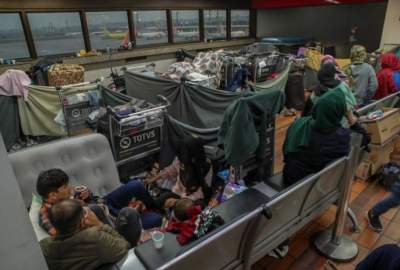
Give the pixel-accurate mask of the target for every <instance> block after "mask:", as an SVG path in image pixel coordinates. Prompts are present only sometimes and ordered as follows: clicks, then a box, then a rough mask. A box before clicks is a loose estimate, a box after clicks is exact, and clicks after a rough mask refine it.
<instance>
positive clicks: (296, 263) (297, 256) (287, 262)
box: [252, 181, 400, 270]
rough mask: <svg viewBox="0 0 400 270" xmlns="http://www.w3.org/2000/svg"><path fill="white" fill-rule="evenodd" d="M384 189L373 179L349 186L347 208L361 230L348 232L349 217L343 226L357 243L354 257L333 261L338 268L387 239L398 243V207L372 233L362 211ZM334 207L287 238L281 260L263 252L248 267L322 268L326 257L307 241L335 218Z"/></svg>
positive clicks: (345, 268)
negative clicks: (283, 256)
mask: <svg viewBox="0 0 400 270" xmlns="http://www.w3.org/2000/svg"><path fill="white" fill-rule="evenodd" d="M387 194H388V192H386V191H384V190H383V188H381V187H380V186H379V185H377V184H376V183H371V182H359V181H355V182H354V184H353V186H352V193H351V208H352V209H353V211H354V212H355V213H356V215H357V217H358V220H359V223H360V227H361V231H360V232H359V233H350V230H349V228H350V226H349V221H347V222H348V224H347V226H346V234H347V235H350V236H351V237H352V238H353V239H354V240H355V241H357V243H358V247H359V254H358V257H357V258H356V259H355V260H354V261H352V262H350V263H343V264H339V263H338V264H337V266H338V269H341V270H342V269H343V270H350V269H354V268H355V266H356V265H357V263H359V262H360V261H361V260H362V259H363V258H364V257H365V256H366V255H367V254H368V253H369V252H370V251H371V250H373V249H375V248H377V247H379V246H381V245H384V244H389V243H398V242H399V241H400V211H398V208H396V209H392V210H391V211H389V212H387V213H386V214H385V215H383V216H382V218H381V221H382V224H383V226H384V231H383V232H381V233H376V232H374V231H372V230H371V229H370V228H369V227H368V223H367V220H366V219H365V213H366V211H367V210H368V209H370V208H371V207H372V206H373V205H374V204H375V203H376V202H378V201H380V200H381V199H382V198H383V197H385V196H386V195H387ZM335 213H336V207H335V206H331V207H330V208H329V209H328V210H327V211H325V212H324V213H323V214H322V215H321V216H320V217H318V218H316V219H315V220H314V221H312V222H311V223H309V224H308V225H307V226H305V227H304V228H303V229H302V230H301V231H300V232H299V233H297V234H296V236H295V237H293V238H292V239H291V241H290V245H289V247H290V249H289V254H288V255H287V256H286V257H285V258H284V259H282V260H276V259H274V258H272V257H269V256H266V257H264V258H263V259H261V260H260V261H258V262H257V263H256V264H254V265H253V267H252V270H261V269H271V270H282V269H290V270H292V269H298V270H313V269H315V270H320V269H321V270H322V269H324V265H325V263H326V259H325V258H324V257H322V256H320V255H319V254H318V253H317V252H316V250H315V248H314V247H313V246H312V244H311V238H312V236H313V235H314V234H315V233H316V232H318V231H321V230H323V229H325V228H328V227H329V226H331V225H332V223H333V221H334V219H335Z"/></svg>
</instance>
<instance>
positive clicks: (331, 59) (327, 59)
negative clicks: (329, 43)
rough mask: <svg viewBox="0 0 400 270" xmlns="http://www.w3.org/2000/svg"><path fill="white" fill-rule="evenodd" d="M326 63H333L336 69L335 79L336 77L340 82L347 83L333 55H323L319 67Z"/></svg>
mask: <svg viewBox="0 0 400 270" xmlns="http://www.w3.org/2000/svg"><path fill="white" fill-rule="evenodd" d="M328 63H332V64H334V65H335V69H336V76H335V77H336V79H338V80H339V81H341V82H344V83H346V84H348V83H349V82H348V78H347V76H346V74H344V72H343V71H342V70H341V69H340V67H339V64H338V63H337V62H336V59H335V57H333V56H332V55H329V54H327V55H324V57H322V59H321V67H322V66H323V65H325V64H328Z"/></svg>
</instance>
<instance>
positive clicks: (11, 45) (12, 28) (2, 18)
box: [0, 13, 29, 59]
mask: <svg viewBox="0 0 400 270" xmlns="http://www.w3.org/2000/svg"><path fill="white" fill-rule="evenodd" d="M0 22H1V23H0V57H1V58H4V59H14V58H27V57H29V51H28V47H27V45H26V42H25V36H24V31H23V29H22V25H21V20H20V17H19V14H18V13H2V14H0Z"/></svg>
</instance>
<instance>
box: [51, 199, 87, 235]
mask: <svg viewBox="0 0 400 270" xmlns="http://www.w3.org/2000/svg"><path fill="white" fill-rule="evenodd" d="M82 218H83V207H82V205H81V203H80V201H78V200H74V199H66V200H62V201H61V202H58V203H56V204H54V205H53V206H52V207H51V208H50V211H49V220H50V222H51V224H52V225H53V226H54V228H55V229H56V230H57V233H58V234H70V233H73V232H74V231H75V230H77V229H78V225H79V223H80V222H81V220H82Z"/></svg>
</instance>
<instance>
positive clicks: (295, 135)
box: [283, 87, 346, 155]
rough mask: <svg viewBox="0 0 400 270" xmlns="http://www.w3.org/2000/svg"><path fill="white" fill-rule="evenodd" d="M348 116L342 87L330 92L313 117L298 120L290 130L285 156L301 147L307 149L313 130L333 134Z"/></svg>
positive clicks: (317, 105) (316, 107)
mask: <svg viewBox="0 0 400 270" xmlns="http://www.w3.org/2000/svg"><path fill="white" fill-rule="evenodd" d="M345 114H346V99H345V95H344V93H343V91H342V90H341V89H340V87H336V88H335V89H332V90H330V91H328V92H327V93H326V94H324V95H323V96H322V97H321V98H319V99H318V102H317V103H316V104H315V106H314V108H313V112H312V115H311V116H308V117H302V118H299V119H297V120H296V121H295V122H294V123H293V124H292V125H291V126H290V127H289V129H288V132H287V135H286V139H285V143H284V145H283V152H284V154H285V155H286V154H288V153H295V152H298V151H299V150H300V148H301V147H307V146H308V144H309V141H310V136H311V129H312V128H313V129H315V130H318V131H320V132H326V133H328V132H333V131H335V130H336V129H337V128H339V127H341V120H342V118H343V117H344V116H345Z"/></svg>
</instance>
